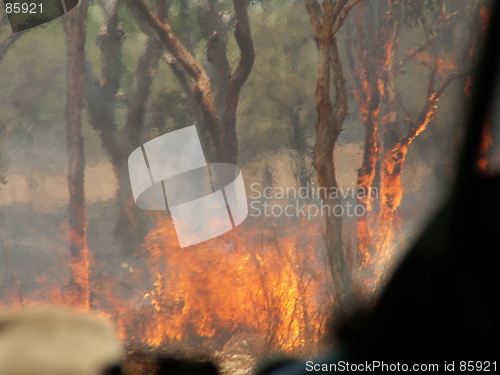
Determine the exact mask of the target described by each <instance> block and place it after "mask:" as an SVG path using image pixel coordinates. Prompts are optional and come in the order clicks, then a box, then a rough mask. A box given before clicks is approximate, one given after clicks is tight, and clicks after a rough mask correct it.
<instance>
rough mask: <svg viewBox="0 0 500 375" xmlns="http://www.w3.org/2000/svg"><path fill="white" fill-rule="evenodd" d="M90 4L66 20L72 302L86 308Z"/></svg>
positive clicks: (68, 293)
mask: <svg viewBox="0 0 500 375" xmlns="http://www.w3.org/2000/svg"><path fill="white" fill-rule="evenodd" d="M87 6H88V4H87V1H85V0H84V1H83V2H82V3H81V4H80V6H79V7H78V8H77V9H74V10H73V11H72V12H69V13H68V14H67V15H66V16H65V17H64V29H65V35H66V54H67V65H66V66H67V68H66V69H67V77H66V85H67V86H66V115H65V119H66V137H67V142H68V190H69V207H68V226H69V227H68V231H69V249H70V280H69V284H68V288H67V297H68V302H69V303H70V304H71V305H73V306H76V307H79V308H82V309H89V307H90V285H89V284H90V281H89V249H88V243H87V219H86V217H85V192H84V172H85V155H84V146H83V137H82V110H83V105H84V102H83V98H84V81H85V20H86V16H87Z"/></svg>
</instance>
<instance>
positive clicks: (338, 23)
mask: <svg viewBox="0 0 500 375" xmlns="http://www.w3.org/2000/svg"><path fill="white" fill-rule="evenodd" d="M361 1H362V0H354V1H353V2H352V3H351V4H348V5H345V6H344V8H342V11H341V12H340V14H339V16H338V17H337V20H336V21H335V24H334V25H333V28H332V33H333V35H335V34H336V33H337V31H339V29H340V27H341V26H342V24H343V23H344V20H345V19H346V17H347V16H348V15H349V12H350V11H351V10H352V8H354V7H355V6H356V5H357V4H359V3H360V2H361Z"/></svg>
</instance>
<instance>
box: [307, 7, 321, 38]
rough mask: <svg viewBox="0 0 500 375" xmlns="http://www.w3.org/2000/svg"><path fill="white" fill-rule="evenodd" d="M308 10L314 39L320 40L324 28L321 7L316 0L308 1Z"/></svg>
mask: <svg viewBox="0 0 500 375" xmlns="http://www.w3.org/2000/svg"><path fill="white" fill-rule="evenodd" d="M306 8H307V12H308V13H309V17H310V18H311V24H312V26H313V30H314V37H315V38H316V39H318V38H319V37H320V35H321V29H322V27H323V12H322V11H321V7H320V5H319V4H318V2H317V1H316V0H306Z"/></svg>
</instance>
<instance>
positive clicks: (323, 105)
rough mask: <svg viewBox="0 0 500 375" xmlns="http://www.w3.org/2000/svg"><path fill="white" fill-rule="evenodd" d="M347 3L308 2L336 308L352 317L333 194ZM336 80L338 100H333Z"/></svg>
mask: <svg viewBox="0 0 500 375" xmlns="http://www.w3.org/2000/svg"><path fill="white" fill-rule="evenodd" d="M347 3H348V2H347V0H345V1H337V2H333V1H325V2H324V3H323V9H321V7H320V6H319V4H318V3H317V1H315V0H307V1H306V7H307V10H308V12H309V16H310V19H311V24H312V26H313V29H314V33H315V40H316V46H317V49H318V81H317V86H316V94H315V97H316V111H317V114H318V120H317V123H316V143H315V147H314V156H315V161H314V168H315V169H316V171H317V173H318V183H319V185H320V186H321V187H324V188H326V194H324V195H323V197H322V199H323V202H324V204H325V206H326V207H327V208H328V210H329V212H328V213H326V214H325V216H326V217H327V219H326V232H325V237H326V238H325V240H326V251H327V258H328V264H329V268H330V272H331V274H332V279H333V284H334V289H335V298H336V305H337V307H338V309H339V312H340V314H349V313H350V312H351V311H352V310H353V309H354V308H355V307H356V298H355V293H354V287H353V283H352V279H351V272H350V269H349V267H348V265H347V262H346V257H345V254H344V246H343V243H342V217H341V216H339V215H338V213H336V210H335V207H336V206H338V205H341V204H342V202H341V200H340V198H339V197H336V196H332V195H331V194H329V192H330V191H332V190H337V189H338V184H337V180H336V177H335V162H334V153H333V150H334V148H335V143H336V142H337V139H338V137H339V135H340V132H341V130H342V124H343V122H344V120H345V117H346V116H347V110H348V107H347V92H346V87H345V79H344V75H343V71H342V64H341V62H340V57H339V53H338V47H337V40H336V38H335V32H336V30H338V29H339V28H340V26H341V24H342V22H343V20H344V19H345V17H346V16H347V14H348V12H349V10H350V9H351V8H352V6H354V5H355V3H352V4H351V5H350V6H348V5H347ZM332 81H333V87H334V95H335V101H334V103H333V104H332V102H331V99H330V96H331V94H330V92H331V82H332Z"/></svg>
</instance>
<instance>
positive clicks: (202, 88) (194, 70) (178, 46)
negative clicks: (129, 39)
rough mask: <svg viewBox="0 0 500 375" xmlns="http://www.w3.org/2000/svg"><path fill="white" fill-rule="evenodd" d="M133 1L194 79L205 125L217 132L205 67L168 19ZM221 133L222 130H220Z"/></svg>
mask: <svg viewBox="0 0 500 375" xmlns="http://www.w3.org/2000/svg"><path fill="white" fill-rule="evenodd" d="M133 3H134V4H135V5H136V6H137V8H138V9H139V10H140V11H141V13H142V14H143V15H144V17H145V18H146V19H147V21H148V22H149V24H150V25H151V27H152V28H153V29H154V30H155V31H156V33H157V34H158V36H159V37H160V40H161V41H162V42H163V44H164V45H165V46H166V47H167V49H168V50H169V51H170V53H172V55H174V57H175V58H176V59H177V60H178V61H179V63H180V64H181V65H182V66H183V68H184V69H185V70H186V72H187V73H188V74H189V75H190V76H191V77H193V78H194V79H195V80H196V85H195V87H194V90H195V95H196V100H197V102H198V104H199V105H200V106H201V108H202V111H203V115H204V118H205V125H206V126H207V128H208V129H210V131H211V132H212V133H214V134H215V133H217V131H219V130H220V129H219V128H220V120H219V118H218V116H217V113H216V110H215V104H214V100H213V96H212V88H211V83H210V78H209V77H208V75H207V73H206V71H205V69H203V67H202V66H201V64H200V63H199V62H198V61H197V60H196V59H195V58H194V56H193V55H192V54H191V53H190V52H189V51H188V50H187V49H186V47H185V46H184V45H183V44H182V43H181V42H180V41H179V39H178V38H177V36H176V35H175V34H174V32H173V31H172V28H171V27H170V24H169V22H168V20H165V22H162V21H161V20H160V19H159V18H158V17H157V16H156V15H155V14H154V13H153V12H152V11H151V10H150V9H149V8H148V7H147V5H146V3H145V2H144V0H133ZM221 133H222V132H221Z"/></svg>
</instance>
